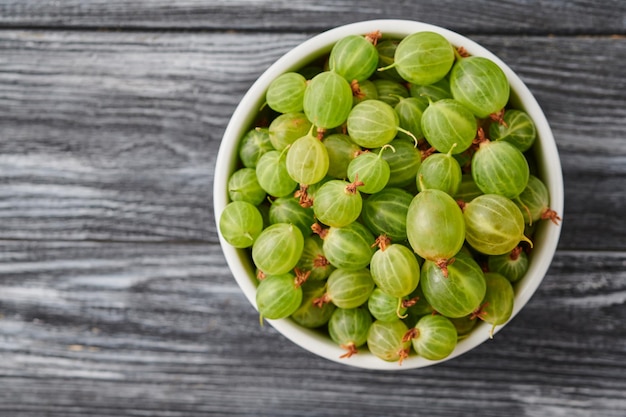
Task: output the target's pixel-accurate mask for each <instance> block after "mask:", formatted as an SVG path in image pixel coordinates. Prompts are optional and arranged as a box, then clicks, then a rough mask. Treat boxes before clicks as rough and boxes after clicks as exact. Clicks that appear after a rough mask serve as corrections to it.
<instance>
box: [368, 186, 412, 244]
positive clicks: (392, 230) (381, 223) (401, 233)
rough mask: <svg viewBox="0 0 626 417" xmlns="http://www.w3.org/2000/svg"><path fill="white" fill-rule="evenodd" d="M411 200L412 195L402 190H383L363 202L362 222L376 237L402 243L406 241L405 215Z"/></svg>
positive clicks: (392, 188) (390, 188)
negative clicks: (379, 236)
mask: <svg viewBox="0 0 626 417" xmlns="http://www.w3.org/2000/svg"><path fill="white" fill-rule="evenodd" d="M412 200H413V195H412V194H411V193H409V192H408V191H406V190H404V189H402V188H394V187H389V188H385V189H383V190H382V191H379V192H378V193H376V194H372V195H371V196H369V197H368V198H367V199H366V200H365V201H364V202H363V210H362V218H363V222H364V224H365V225H366V226H367V227H368V228H369V229H370V230H372V231H373V232H374V233H375V234H376V235H385V236H387V237H388V238H389V239H391V241H392V242H402V241H404V240H406V215H407V212H408V211H409V205H410V204H411V201H412Z"/></svg>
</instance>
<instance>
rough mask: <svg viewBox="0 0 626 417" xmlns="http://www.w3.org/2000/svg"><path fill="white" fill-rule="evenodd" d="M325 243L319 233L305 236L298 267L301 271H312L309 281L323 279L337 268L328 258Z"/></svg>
mask: <svg viewBox="0 0 626 417" xmlns="http://www.w3.org/2000/svg"><path fill="white" fill-rule="evenodd" d="M309 230H310V228H309ZM323 245H324V242H323V241H322V239H321V238H320V237H319V236H318V235H311V236H307V237H305V238H304V249H303V250H302V256H301V257H300V260H299V261H298V263H297V264H296V268H298V269H300V270H301V271H310V275H309V278H308V279H307V282H312V281H323V280H325V279H326V278H328V276H329V275H330V273H331V272H333V271H334V270H335V267H334V266H332V265H331V264H330V263H329V262H328V259H326V255H325V254H324V248H323Z"/></svg>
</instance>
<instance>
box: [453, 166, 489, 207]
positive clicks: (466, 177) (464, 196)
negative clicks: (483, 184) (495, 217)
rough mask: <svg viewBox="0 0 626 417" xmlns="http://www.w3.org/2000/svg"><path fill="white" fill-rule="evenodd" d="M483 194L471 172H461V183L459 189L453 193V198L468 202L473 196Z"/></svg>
mask: <svg viewBox="0 0 626 417" xmlns="http://www.w3.org/2000/svg"><path fill="white" fill-rule="evenodd" d="M482 194H484V193H483V192H482V191H481V190H480V188H478V186H477V185H476V183H475V182H474V178H472V174H471V173H468V174H463V175H462V176H461V184H459V189H458V190H457V191H456V193H455V194H454V196H453V197H454V199H455V200H457V201H463V202H465V203H469V202H470V201H472V200H473V199H474V198H476V197H478V196H479V195H482Z"/></svg>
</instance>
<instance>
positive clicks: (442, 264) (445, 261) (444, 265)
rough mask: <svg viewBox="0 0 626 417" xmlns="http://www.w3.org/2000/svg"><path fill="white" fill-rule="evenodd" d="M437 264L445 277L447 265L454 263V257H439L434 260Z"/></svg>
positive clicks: (446, 275)
mask: <svg viewBox="0 0 626 417" xmlns="http://www.w3.org/2000/svg"><path fill="white" fill-rule="evenodd" d="M435 263H436V264H437V266H438V267H439V269H441V272H442V273H443V276H444V277H445V278H448V265H452V264H453V263H454V258H450V259H439V260H438V261H437V262H435Z"/></svg>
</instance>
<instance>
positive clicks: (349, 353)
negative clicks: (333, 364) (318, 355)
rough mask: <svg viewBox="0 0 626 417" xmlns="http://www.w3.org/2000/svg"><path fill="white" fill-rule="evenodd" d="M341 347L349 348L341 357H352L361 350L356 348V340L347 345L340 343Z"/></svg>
mask: <svg viewBox="0 0 626 417" xmlns="http://www.w3.org/2000/svg"><path fill="white" fill-rule="evenodd" d="M339 347H340V348H342V349H345V350H347V352H346V353H344V354H343V355H341V356H339V357H340V358H341V359H345V358H351V357H352V355H356V354H357V353H359V350H358V349H357V348H356V345H355V344H354V342H350V343H346V344H345V345H339Z"/></svg>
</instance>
